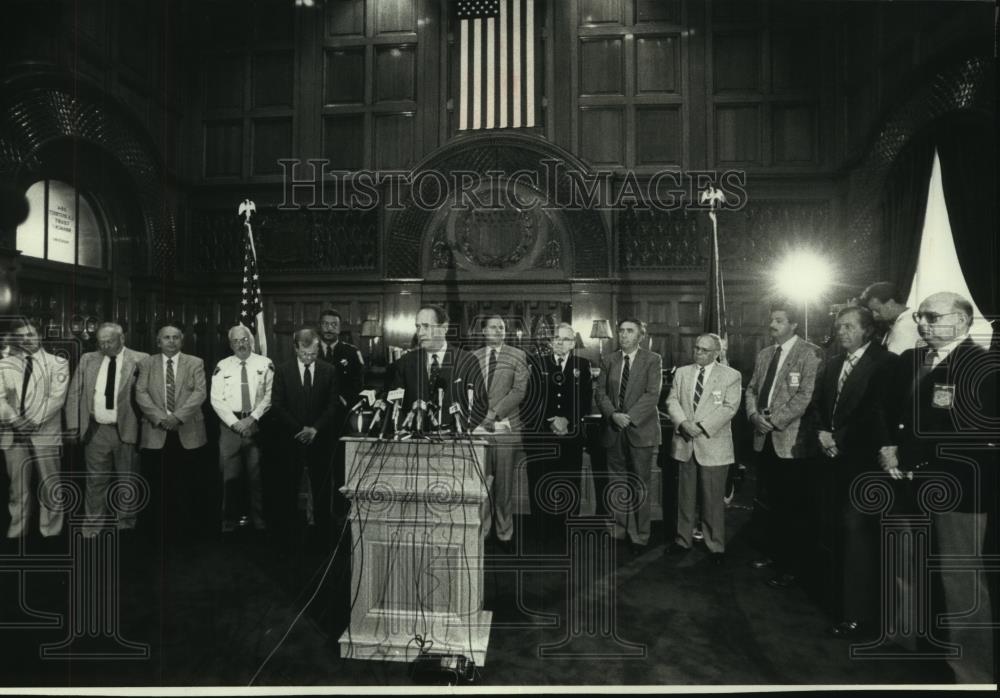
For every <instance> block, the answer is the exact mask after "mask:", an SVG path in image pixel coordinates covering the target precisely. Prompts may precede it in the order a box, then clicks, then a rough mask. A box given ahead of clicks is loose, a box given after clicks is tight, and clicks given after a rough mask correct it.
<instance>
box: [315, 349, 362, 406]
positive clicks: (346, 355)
mask: <svg viewBox="0 0 1000 698" xmlns="http://www.w3.org/2000/svg"><path fill="white" fill-rule="evenodd" d="M323 351H324V350H323V345H322V344H320V353H319V356H318V357H317V358H318V360H319V361H323V362H325V363H328V364H330V365H331V366H333V367H334V368H335V369H337V385H338V386H339V387H338V390H339V392H340V399H341V402H342V403H343V405H344V406H345V407H350V406H351V405H353V404H354V403H355V402H356V401H357V399H358V394H359V393H360V392H361V391H362V390H363V389H364V384H365V362H364V360H363V359H362V358H361V352H360V351H358V348H357V347H356V346H354V345H353V344H348V343H347V342H345V341H342V340H341V341H339V342H337V343H336V344H335V345H334V346H333V356H327V355H325V354H324V353H323ZM344 417H345V418H346V417H347V412H346V411H345V412H344Z"/></svg>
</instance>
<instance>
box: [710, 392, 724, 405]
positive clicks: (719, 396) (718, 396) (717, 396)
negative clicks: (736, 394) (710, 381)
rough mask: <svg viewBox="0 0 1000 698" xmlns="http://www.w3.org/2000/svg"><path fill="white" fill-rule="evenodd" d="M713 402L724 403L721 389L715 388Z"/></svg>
mask: <svg viewBox="0 0 1000 698" xmlns="http://www.w3.org/2000/svg"><path fill="white" fill-rule="evenodd" d="M712 402H713V403H714V404H716V405H721V404H722V391H721V390H713V391H712Z"/></svg>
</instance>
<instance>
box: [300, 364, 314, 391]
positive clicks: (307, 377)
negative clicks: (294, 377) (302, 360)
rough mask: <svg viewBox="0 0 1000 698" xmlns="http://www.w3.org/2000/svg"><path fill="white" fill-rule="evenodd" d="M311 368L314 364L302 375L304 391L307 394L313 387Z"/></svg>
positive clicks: (307, 367)
mask: <svg viewBox="0 0 1000 698" xmlns="http://www.w3.org/2000/svg"><path fill="white" fill-rule="evenodd" d="M310 368H312V364H310V365H309V366H306V370H305V371H304V372H303V374H302V389H303V390H305V391H306V392H307V393H308V392H309V391H310V390H312V387H313V380H312V371H310V370H309V369H310Z"/></svg>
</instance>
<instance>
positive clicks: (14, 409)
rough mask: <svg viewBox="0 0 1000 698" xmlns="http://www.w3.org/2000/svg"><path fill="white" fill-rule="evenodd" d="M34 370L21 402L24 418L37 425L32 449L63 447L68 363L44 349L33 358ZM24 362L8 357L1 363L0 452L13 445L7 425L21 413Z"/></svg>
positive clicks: (0, 361)
mask: <svg viewBox="0 0 1000 698" xmlns="http://www.w3.org/2000/svg"><path fill="white" fill-rule="evenodd" d="M33 363H34V366H33V368H32V370H31V378H30V379H29V382H28V392H27V396H26V398H25V401H24V416H25V418H26V419H30V420H31V421H33V422H34V423H35V424H37V425H38V429H37V430H36V431H35V432H34V433H32V434H31V443H32V444H33V445H34V446H61V445H62V408H63V403H65V401H66V390H67V388H68V387H69V362H68V361H66V359H64V358H62V357H61V356H55V355H53V354H50V353H48V352H47V351H45V350H44V349H39V350H38V351H36V352H35V353H34V355H33ZM24 366H25V360H24V357H23V356H21V355H11V356H8V357H6V358H4V359H2V360H0V449H6V448H10V447H11V445H13V443H14V430H13V429H12V428H11V426H10V423H11V422H12V421H13V420H15V419H17V418H18V416H19V413H20V410H21V385H22V384H23V382H24Z"/></svg>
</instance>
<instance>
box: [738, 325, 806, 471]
mask: <svg viewBox="0 0 1000 698" xmlns="http://www.w3.org/2000/svg"><path fill="white" fill-rule="evenodd" d="M776 348H777V345H776V344H772V345H770V346H767V347H764V348H763V349H761V350H760V353H759V354H757V362H756V364H755V365H754V369H753V377H751V378H750V382H749V383H748V384H747V390H746V397H745V400H746V409H747V418H748V419H749V418H752V417H753V416H754V415H755V414H757V412H758V410H757V403H758V401H759V398H760V396H759V393H760V389H761V387H762V384H763V383H764V377H765V375H766V374H767V367H768V365H769V364H770V363H771V357H772V356H774V352H775V349H776ZM819 366H820V349H819V347H817V346H816V345H815V344H812V343H811V342H807V341H805V340H804V339H802V338H801V337H799V338H798V340H796V342H795V344H794V345H793V346H792V348H791V350H790V351H789V352H788V356H787V357H786V358H785V361H784V363H782V364H781V369H780V370H779V371H778V373H777V375H776V376H775V377H774V393H773V396H772V397H771V401H770V403H769V404H768V409H769V410H770V411H771V416H770V420H771V424H773V425H774V432H773V433H772V434H771V441H772V443H773V444H774V452H775V453H776V454H777V455H778V457H779V458H804V457H806V456H809V455H812V454H813V453H814V451H815V450H816V449H815V446H814V442H815V441H816V438H815V436H813V437H812V438H809V434H807V433H805V432H806V430H804V429H800V422H801V419H802V415H804V414H805V412H806V409H807V408H808V407H809V402H810V401H811V400H812V394H813V387H814V386H815V384H816V374H817V373H818V372H819ZM753 448H754V450H755V451H758V452H759V451H762V450H763V449H764V434H761V433H758V432H757V431H756V430H755V431H754V435H753Z"/></svg>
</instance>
